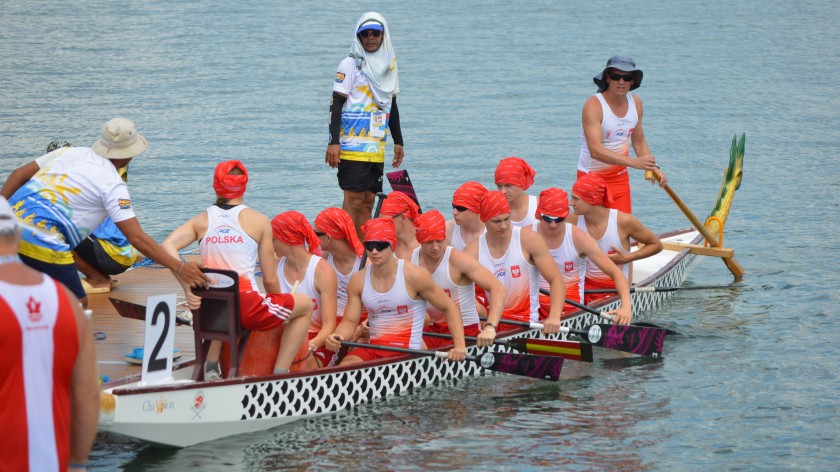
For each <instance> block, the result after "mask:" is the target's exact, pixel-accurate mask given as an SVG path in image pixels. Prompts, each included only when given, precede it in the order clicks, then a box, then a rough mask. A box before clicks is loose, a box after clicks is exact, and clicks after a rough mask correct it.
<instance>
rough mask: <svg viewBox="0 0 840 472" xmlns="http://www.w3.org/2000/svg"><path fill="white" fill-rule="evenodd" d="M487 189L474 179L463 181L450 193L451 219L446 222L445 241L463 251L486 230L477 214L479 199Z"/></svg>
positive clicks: (479, 205) (479, 204)
mask: <svg viewBox="0 0 840 472" xmlns="http://www.w3.org/2000/svg"><path fill="white" fill-rule="evenodd" d="M487 192H488V190H487V189H486V188H485V187H484V185H481V184H480V183H478V182H476V181H469V182H464V183H463V184H461V186H460V187H458V188H457V189H456V190H455V193H454V194H453V195H452V219H451V220H449V221H447V222H446V242H447V244H448V245H450V246H452V247H454V248H455V249H458V250H459V251H463V250H464V248H466V247H467V245H468V244H469V243H471V242H473V241H475V240H476V239H478V237H479V236H481V235H482V234H484V232H485V231H487V228H485V227H484V223H482V222H481V218H480V217H479V216H478V212H479V208H480V207H481V199H482V197H484V195H486V194H487Z"/></svg>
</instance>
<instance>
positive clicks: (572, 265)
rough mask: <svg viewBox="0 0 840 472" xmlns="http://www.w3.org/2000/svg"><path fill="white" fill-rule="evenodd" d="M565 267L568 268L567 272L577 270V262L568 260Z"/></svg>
mask: <svg viewBox="0 0 840 472" xmlns="http://www.w3.org/2000/svg"><path fill="white" fill-rule="evenodd" d="M563 268H564V269H566V272H571V271H573V270H575V263H574V262H572V261H566V263H565V264H564V265H563Z"/></svg>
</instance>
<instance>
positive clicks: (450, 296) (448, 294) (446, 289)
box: [443, 288, 452, 298]
mask: <svg viewBox="0 0 840 472" xmlns="http://www.w3.org/2000/svg"><path fill="white" fill-rule="evenodd" d="M443 291H444V292H446V296H447V297H449V298H452V292H450V291H449V289H448V288H445V289H443Z"/></svg>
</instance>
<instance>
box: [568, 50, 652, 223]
mask: <svg viewBox="0 0 840 472" xmlns="http://www.w3.org/2000/svg"><path fill="white" fill-rule="evenodd" d="M643 76H644V74H643V73H642V71H641V70H640V69H639V68H637V67H636V61H634V60H633V58H632V57H629V56H613V57H611V58H610V59H609V60H608V61H607V66H606V67H605V68H604V70H603V71H601V73H600V74H598V75H596V76H595V77H593V78H592V80H593V81H594V82H595V85H597V86H598V93H596V94H595V95H593V96H591V97H589V98H588V99H587V100H586V103H584V105H583V126H582V138H583V139H582V144H581V149H580V158H579V159H578V177H580V176H582V175H584V174H588V173H590V172H593V173H597V174H598V175H600V176H601V177H603V178H604V180H606V181H607V185H608V187H609V189H610V193H611V194H612V196H613V199H614V200H615V202H614V204H613V205H612V208H617V209H618V210H621V211H623V212H625V213H631V212H632V205H631V200H630V178H629V175H628V172H627V168H628V167H632V168H634V169H640V170H644V171H653V170H654V169H658V168H659V166H658V165H656V158H654V157H653V155H652V154H651V153H650V148H648V144H647V141H646V140H645V133H644V131H643V130H642V99H640V98H639V97H637V96H636V95H633V94H631V93H630V91H631V90H635V89H637V88H639V86H640V85H641V84H642V77H643ZM631 144H632V146H633V151H634V153H635V154H636V157H635V158H632V157H630V145H631ZM659 174H660V175H661V179H660V181H659V185H660V186H664V185H665V184H666V183H667V179H666V178H665V173H664V172H662V171H661V170H660V171H659Z"/></svg>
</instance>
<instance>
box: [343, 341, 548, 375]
mask: <svg viewBox="0 0 840 472" xmlns="http://www.w3.org/2000/svg"><path fill="white" fill-rule="evenodd" d="M341 346H342V347H344V346H349V347H363V348H367V349H377V350H381V351H391V352H402V353H405V354H414V355H418V356H429V357H437V358H440V359H446V358H447V357H448V354H447V353H446V352H444V351H424V350H421V349H406V348H402V347H393V346H379V345H376V344H365V343H354V342H350V341H342V342H341ZM466 360H468V361H471V362H475V363H476V364H478V365H480V366H481V367H482V368H484V369H487V370H492V371H496V372H504V373H506V374H512V375H521V376H523V377H531V378H535V379H544V380H558V379H559V378H560V369H562V368H563V359H562V358H556V357H547V356H529V355H526V354H511V353H502V352H485V353H484V354H481V355H480V356H470V355H468V356H467V357H466Z"/></svg>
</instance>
